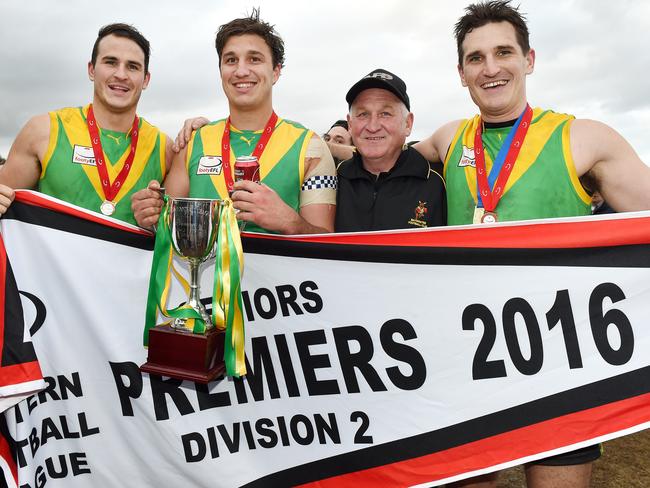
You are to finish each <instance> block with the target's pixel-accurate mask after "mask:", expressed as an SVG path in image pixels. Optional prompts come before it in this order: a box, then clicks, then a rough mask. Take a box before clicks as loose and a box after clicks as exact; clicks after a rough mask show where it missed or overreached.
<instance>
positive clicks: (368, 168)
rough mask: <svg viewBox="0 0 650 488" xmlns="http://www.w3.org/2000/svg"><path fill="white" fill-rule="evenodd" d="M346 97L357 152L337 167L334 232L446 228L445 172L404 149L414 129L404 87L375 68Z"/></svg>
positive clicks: (399, 81)
mask: <svg viewBox="0 0 650 488" xmlns="http://www.w3.org/2000/svg"><path fill="white" fill-rule="evenodd" d="M345 98H346V100H347V102H348V105H349V107H350V113H349V114H348V124H349V129H350V133H351V134H352V140H353V143H354V144H355V146H356V153H355V154H354V156H353V157H352V158H351V159H348V160H347V161H343V162H342V163H341V164H340V165H339V166H338V171H337V172H338V177H339V191H338V194H337V199H336V200H337V202H336V222H335V229H336V231H337V232H357V231H368V230H385V229H405V228H418V227H433V226H437V225H445V223H446V214H447V212H446V203H445V185H444V181H443V178H442V176H441V168H435V169H434V167H433V165H432V164H430V163H429V162H428V161H427V160H426V159H424V158H423V157H422V156H421V155H420V153H418V152H417V151H415V150H414V149H411V148H410V147H407V146H406V145H405V142H406V138H407V137H408V136H409V134H410V133H411V128H412V127H413V114H412V113H411V112H410V101H409V97H408V95H407V93H406V84H405V83H404V82H403V81H402V80H401V79H400V78H399V77H398V76H396V75H394V74H392V73H390V72H388V71H386V70H383V69H376V70H374V71H373V72H371V73H370V74H368V75H367V76H365V77H364V78H362V79H361V80H360V81H358V82H357V83H355V84H354V85H353V86H352V88H350V91H348V93H347V95H346V97H345Z"/></svg>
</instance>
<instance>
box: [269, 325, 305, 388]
mask: <svg viewBox="0 0 650 488" xmlns="http://www.w3.org/2000/svg"><path fill="white" fill-rule="evenodd" d="M273 338H274V339H275V347H276V349H277V350H278V356H279V357H280V366H281V367H282V375H283V376H284V383H285V385H286V386H287V393H288V394H289V397H297V396H300V389H299V388H298V382H297V381H296V372H295V370H294V369H293V361H291V354H290V353H289V345H288V344H287V338H286V337H285V336H284V334H276V335H274V336H273Z"/></svg>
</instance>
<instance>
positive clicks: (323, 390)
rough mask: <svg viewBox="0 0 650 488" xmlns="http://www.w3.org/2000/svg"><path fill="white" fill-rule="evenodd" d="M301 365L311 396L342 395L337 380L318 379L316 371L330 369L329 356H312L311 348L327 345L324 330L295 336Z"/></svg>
mask: <svg viewBox="0 0 650 488" xmlns="http://www.w3.org/2000/svg"><path fill="white" fill-rule="evenodd" d="M294 338H295V340H296V347H297V349H298V356H299V357H300V364H301V366H302V370H303V374H304V376H305V383H306V384H307V391H308V392H309V394H310V395H337V394H339V393H341V390H340V389H339V385H338V383H337V382H336V380H335V379H329V380H319V379H317V378H316V370H317V369H322V368H330V367H331V366H332V364H331V363H330V359H329V356H328V355H327V354H312V353H311V351H310V350H309V348H310V346H315V345H318V344H326V343H327V340H326V338H325V331H324V330H312V331H305V332H296V333H295V334H294Z"/></svg>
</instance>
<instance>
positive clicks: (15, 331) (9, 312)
mask: <svg viewBox="0 0 650 488" xmlns="http://www.w3.org/2000/svg"><path fill="white" fill-rule="evenodd" d="M6 265H7V268H6V272H5V277H4V279H5V283H4V285H5V293H4V295H5V296H4V299H5V303H4V310H1V311H0V312H2V313H4V320H5V324H22V327H20V326H19V327H5V328H4V331H3V337H2V341H3V346H2V357H1V358H0V361H1V363H0V364H1V365H2V366H13V365H15V364H21V363H30V362H32V361H36V352H35V351H34V346H33V345H32V342H31V341H28V342H24V338H25V328H26V327H27V324H25V314H24V310H23V304H22V300H21V298H20V295H23V296H24V297H25V298H27V299H28V300H29V301H30V302H32V304H33V305H34V308H35V310H36V316H35V318H34V323H33V324H32V325H31V326H29V331H30V333H32V334H34V333H36V332H37V331H38V329H40V328H41V326H42V325H43V322H45V317H46V315H47V314H46V309H45V304H44V303H43V301H42V300H41V299H39V298H38V297H37V296H35V295H32V294H31V293H28V292H26V291H20V290H18V286H17V285H16V279H15V278H14V273H13V270H12V269H11V263H10V262H9V261H8V260H7V261H6ZM32 331H33V332H32Z"/></svg>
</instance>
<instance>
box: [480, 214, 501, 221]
mask: <svg viewBox="0 0 650 488" xmlns="http://www.w3.org/2000/svg"><path fill="white" fill-rule="evenodd" d="M497 220H498V219H497V213H496V212H484V213H483V216H482V217H481V224H496V223H497Z"/></svg>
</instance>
